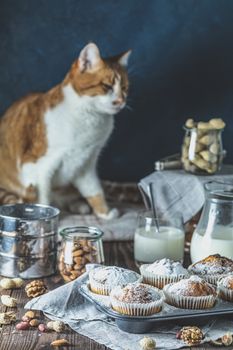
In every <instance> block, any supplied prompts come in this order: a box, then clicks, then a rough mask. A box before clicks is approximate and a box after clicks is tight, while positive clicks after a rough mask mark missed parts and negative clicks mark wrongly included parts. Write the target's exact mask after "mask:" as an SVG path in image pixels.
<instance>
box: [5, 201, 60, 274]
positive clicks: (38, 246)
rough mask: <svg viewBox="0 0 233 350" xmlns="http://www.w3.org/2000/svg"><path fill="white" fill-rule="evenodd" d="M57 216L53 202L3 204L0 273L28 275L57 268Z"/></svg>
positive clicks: (48, 271) (50, 271) (52, 272)
mask: <svg viewBox="0 0 233 350" xmlns="http://www.w3.org/2000/svg"><path fill="white" fill-rule="evenodd" d="M58 216H59V210H58V209H57V208H54V207H51V206H45V205H39V204H10V205H2V206H0V275H2V276H7V277H21V278H25V279H26V278H39V277H45V276H49V275H52V274H54V273H55V272H56V265H57V264H56V261H57V233H58Z"/></svg>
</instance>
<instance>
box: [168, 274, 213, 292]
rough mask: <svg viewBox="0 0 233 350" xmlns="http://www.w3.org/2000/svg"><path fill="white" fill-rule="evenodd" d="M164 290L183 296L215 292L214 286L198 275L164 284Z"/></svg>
mask: <svg viewBox="0 0 233 350" xmlns="http://www.w3.org/2000/svg"><path fill="white" fill-rule="evenodd" d="M165 290H167V291H168V292H169V293H172V294H177V295H184V296H185V295H187V296H188V295H192V296H195V295H196V296H199V295H201V294H203V295H207V294H215V288H214V287H213V286H212V285H211V284H209V283H207V282H206V281H205V280H203V279H202V278H200V277H199V276H191V277H190V278H188V279H183V280H181V281H179V282H176V283H172V284H169V285H167V286H165Z"/></svg>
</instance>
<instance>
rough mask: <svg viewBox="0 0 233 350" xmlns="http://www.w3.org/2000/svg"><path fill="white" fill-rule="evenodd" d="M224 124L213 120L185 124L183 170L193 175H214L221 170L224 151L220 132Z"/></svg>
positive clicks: (191, 121) (219, 120) (188, 121)
mask: <svg viewBox="0 0 233 350" xmlns="http://www.w3.org/2000/svg"><path fill="white" fill-rule="evenodd" d="M224 127H225V123H224V121H223V120H222V119H218V118H214V119H211V120H210V121H209V122H198V123H196V122H194V120H193V119H188V120H187V121H186V123H185V126H184V129H185V137H184V141H183V145H182V157H181V160H182V164H183V168H184V169H185V170H186V171H188V172H190V173H194V174H214V173H216V172H217V171H218V170H220V168H221V164H222V160H223V157H224V151H223V146H222V131H223V129H224Z"/></svg>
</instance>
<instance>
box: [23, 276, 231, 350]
mask: <svg viewBox="0 0 233 350" xmlns="http://www.w3.org/2000/svg"><path fill="white" fill-rule="evenodd" d="M87 278H88V273H85V274H83V275H82V276H81V277H79V278H78V279H77V280H75V281H73V282H70V283H67V284H65V285H64V286H61V287H59V288H57V289H54V290H53V291H51V292H49V293H47V294H44V295H42V296H39V297H37V298H34V299H32V300H31V301H29V302H28V303H27V304H26V305H25V308H26V309H31V310H40V311H43V312H44V314H45V315H46V316H47V317H48V318H50V319H53V320H61V321H63V322H64V323H66V324H68V325H69V326H70V327H71V328H72V329H73V330H74V331H76V332H77V333H80V334H82V335H84V336H87V337H89V338H91V339H93V340H95V341H96V342H98V343H100V344H104V345H105V346H107V347H109V348H110V349H113V350H141V348H140V346H139V341H140V339H142V338H143V337H144V336H150V337H152V338H154V339H155V340H156V344H157V346H156V348H158V349H179V348H181V347H183V346H184V345H185V344H184V343H183V342H182V341H180V340H177V339H176V332H177V331H178V330H179V329H180V327H181V326H174V324H173V325H171V324H170V325H169V324H166V325H164V326H159V327H157V328H155V330H154V331H153V332H152V333H150V334H131V333H126V332H123V331H121V330H119V329H118V327H117V326H116V324H115V322H114V321H112V320H110V319H109V318H108V317H106V316H105V315H104V314H103V313H101V312H100V311H98V310H97V309H96V308H95V306H94V305H93V304H91V303H90V302H88V301H86V300H85V299H84V298H83V297H82V295H81V294H80V293H79V288H80V286H81V285H82V284H83V283H85V281H86V280H87ZM202 330H203V331H204V333H205V335H206V338H205V341H208V340H209V339H217V338H219V337H221V336H222V335H224V334H225V333H226V332H228V331H230V332H232V321H216V322H215V321H212V322H210V323H207V324H206V325H204V326H202ZM73 345H75V344H73Z"/></svg>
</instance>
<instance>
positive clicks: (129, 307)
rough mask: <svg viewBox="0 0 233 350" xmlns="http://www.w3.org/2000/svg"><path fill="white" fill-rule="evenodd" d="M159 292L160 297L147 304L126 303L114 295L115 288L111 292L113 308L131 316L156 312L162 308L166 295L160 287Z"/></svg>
mask: <svg viewBox="0 0 233 350" xmlns="http://www.w3.org/2000/svg"><path fill="white" fill-rule="evenodd" d="M158 293H159V295H160V299H159V300H156V301H153V302H150V303H146V304H139V303H126V302H123V301H119V300H118V299H116V297H115V295H114V290H113V291H112V292H111V294H110V301H111V306H112V309H113V310H115V311H117V312H119V313H121V314H124V315H129V316H149V315H153V314H156V313H158V312H160V311H161V310H162V307H163V302H164V295H163V293H162V292H161V291H160V290H159V289H158Z"/></svg>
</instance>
